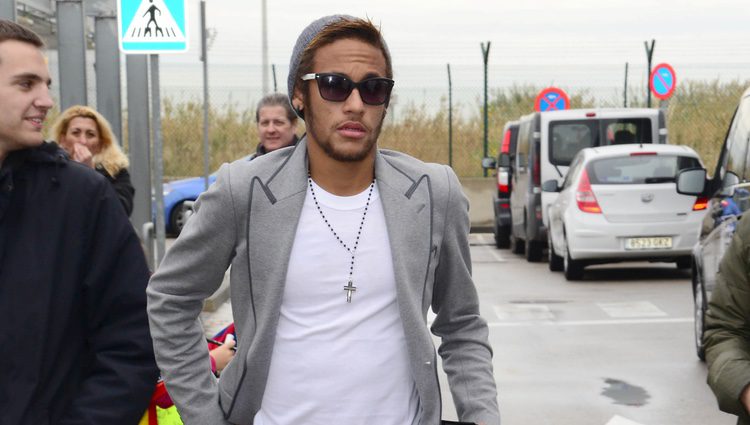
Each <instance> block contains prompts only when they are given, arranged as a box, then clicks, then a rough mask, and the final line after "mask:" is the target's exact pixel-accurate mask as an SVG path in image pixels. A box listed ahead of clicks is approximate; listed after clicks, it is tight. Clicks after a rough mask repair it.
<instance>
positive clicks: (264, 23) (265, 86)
mask: <svg viewBox="0 0 750 425" xmlns="http://www.w3.org/2000/svg"><path fill="white" fill-rule="evenodd" d="M260 13H261V31H262V35H261V45H262V52H263V53H262V55H263V57H262V63H263V70H262V72H263V95H264V96H265V95H267V94H268V22H267V19H266V0H262V1H261V3H260Z"/></svg>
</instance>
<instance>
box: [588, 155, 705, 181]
mask: <svg viewBox="0 0 750 425" xmlns="http://www.w3.org/2000/svg"><path fill="white" fill-rule="evenodd" d="M700 166H701V165H700V162H699V161H698V159H697V158H694V157H691V156H677V155H635V156H621V157H614V158H603V159H599V160H595V161H592V162H591V163H590V164H589V165H588V167H587V168H586V170H587V172H588V176H589V180H590V181H591V184H643V183H668V182H674V181H675V176H676V175H677V172H678V171H680V170H684V169H687V168H696V167H700Z"/></svg>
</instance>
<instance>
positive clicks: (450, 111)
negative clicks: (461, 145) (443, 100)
mask: <svg viewBox="0 0 750 425" xmlns="http://www.w3.org/2000/svg"><path fill="white" fill-rule="evenodd" d="M448 165H449V166H451V167H453V82H452V81H451V64H448Z"/></svg>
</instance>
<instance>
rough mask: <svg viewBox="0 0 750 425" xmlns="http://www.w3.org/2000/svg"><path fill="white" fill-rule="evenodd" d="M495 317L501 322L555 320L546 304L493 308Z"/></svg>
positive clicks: (510, 305)
mask: <svg viewBox="0 0 750 425" xmlns="http://www.w3.org/2000/svg"><path fill="white" fill-rule="evenodd" d="M493 309H494V310H495V315H496V316H497V318H498V319H500V320H506V321H507V320H514V321H523V320H526V321H528V320H537V321H538V320H555V315H554V314H553V313H552V311H550V309H549V306H547V305H544V304H509V305H502V306H499V305H496V306H494V307H493Z"/></svg>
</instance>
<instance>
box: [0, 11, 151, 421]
mask: <svg viewBox="0 0 750 425" xmlns="http://www.w3.org/2000/svg"><path fill="white" fill-rule="evenodd" d="M42 47H43V43H42V40H41V39H40V38H39V37H38V36H37V35H36V34H35V33H33V32H31V31H29V30H27V29H25V28H23V27H21V26H20V25H17V24H15V23H13V22H11V21H7V20H0V364H2V372H1V373H0V406H2V408H1V409H0V410H2V413H1V414H0V424H1V425H27V424H28V425H37V424H55V425H57V424H66V425H67V424H91V425H94V424H97V425H100V424H107V425H112V424H118V425H119V424H122V425H134V424H136V423H138V420H139V419H140V418H141V416H142V415H143V413H144V411H145V409H146V407H147V405H148V401H149V399H150V396H151V394H152V392H153V389H154V384H155V382H156V378H157V375H158V371H157V369H156V366H155V363H154V359H153V349H152V347H151V339H150V335H149V330H148V322H147V317H146V310H145V305H146V297H145V288H146V284H147V282H148V277H149V272H148V268H147V266H146V262H145V259H144V256H143V251H142V249H141V246H140V242H139V240H138V238H137V236H136V235H135V233H134V231H133V229H132V226H131V225H130V222H129V221H128V219H127V216H126V215H125V212H124V211H123V208H122V207H121V206H120V204H119V201H118V199H117V196H116V195H115V193H114V191H113V190H112V188H111V185H110V184H109V183H108V182H107V181H106V179H105V178H104V177H102V176H101V175H99V174H98V173H97V172H95V171H94V170H91V169H88V168H87V167H85V166H83V165H81V164H77V163H75V162H73V161H69V160H67V159H66V158H65V156H64V153H63V151H62V150H61V149H60V148H59V147H58V146H57V145H55V144H54V143H44V142H43V139H42V124H43V122H44V119H45V117H46V114H47V112H48V111H49V110H50V108H52V99H51V98H50V95H49V87H48V86H49V84H50V77H49V70H48V68H47V64H46V61H45V58H44V56H43V54H42V51H41V49H42Z"/></svg>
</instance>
